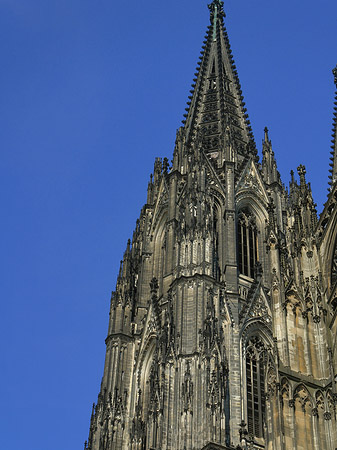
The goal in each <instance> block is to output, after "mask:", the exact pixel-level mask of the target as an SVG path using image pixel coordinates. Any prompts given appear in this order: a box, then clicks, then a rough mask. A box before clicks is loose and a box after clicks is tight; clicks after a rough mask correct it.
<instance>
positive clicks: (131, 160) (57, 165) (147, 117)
mask: <svg viewBox="0 0 337 450" xmlns="http://www.w3.org/2000/svg"><path fill="white" fill-rule="evenodd" d="M206 5H207V1H203V0H199V1H196V0H179V1H178V0H171V1H169V2H160V1H155V0H149V1H147V2H145V1H143V2H139V1H135V0H129V1H113V0H96V1H94V0H30V1H28V0H0V152H1V158H0V169H1V184H2V186H1V191H0V192H1V193H0V195H1V209H2V217H1V221H0V227H1V230H0V231H1V234H0V236H1V238H0V242H1V247H0V251H1V255H2V257H1V292H0V293H1V306H0V307H1V311H0V313H1V315H0V317H1V327H0V330H1V353H2V358H1V370H0V389H1V393H0V398H1V409H0V411H1V412H0V414H1V418H0V419H1V420H0V424H1V425H0V429H1V446H2V448H3V449H4V450H21V449H23V448H25V449H29V450H30V449H31V450H60V449H62V450H75V449H82V448H83V443H84V441H85V439H86V438H87V436H88V427H89V419H90V413H91V405H92V403H93V402H94V401H96V398H97V394H98V391H99V387H100V379H101V375H102V370H103V363H104V355H105V344H104V339H105V337H106V332H107V325H108V310H109V298H110V291H111V290H113V289H114V286H115V281H116V275H117V271H118V266H119V260H120V259H121V257H122V253H123V251H124V248H125V244H126V241H127V239H128V237H131V235H132V230H133V228H134V225H135V222H136V219H137V217H138V215H139V211H140V208H141V206H142V205H143V203H144V202H145V201H146V187H147V181H148V179H149V174H150V173H151V171H152V168H153V161H154V158H155V157H156V156H160V157H164V156H167V157H169V158H170V159H171V156H172V153H173V148H174V140H175V132H176V129H177V128H178V127H179V126H180V121H181V119H182V118H183V117H182V115H183V113H184V108H185V106H186V105H185V103H186V100H187V96H188V91H189V89H190V87H189V86H190V83H191V82H192V78H193V73H194V71H195V70H194V69H195V67H196V63H197V59H198V56H199V52H200V49H201V44H202V40H203V36H204V34H205V30H206V26H207V25H208V21H209V15H208V10H207V6H206ZM225 9H226V12H227V19H226V24H227V29H228V32H229V37H230V41H231V44H232V49H233V53H234V58H235V62H236V65H237V68H238V72H239V78H240V80H241V84H242V88H243V93H244V96H245V101H246V104H247V108H248V113H249V116H250V120H251V122H252V126H253V130H254V134H255V138H256V142H257V144H258V147H259V150H260V149H261V140H262V137H263V128H264V127H265V126H268V128H269V129H270V137H271V139H272V142H273V148H274V150H275V153H276V157H277V161H278V166H279V170H280V172H281V175H282V178H283V181H284V182H285V183H288V182H289V172H290V170H291V169H294V170H296V167H297V166H298V165H299V164H300V163H302V164H305V165H306V167H307V178H308V180H309V181H311V182H312V188H313V192H314V197H315V200H316V202H317V203H318V204H319V209H321V206H322V204H323V202H324V201H325V199H326V192H327V181H328V180H327V177H328V163H329V161H328V158H329V151H330V139H331V137H330V135H331V126H332V112H333V101H334V92H335V88H334V84H333V77H332V74H331V70H332V68H333V67H334V66H335V65H336V63H337V2H336V0H321V1H320V2H317V1H315V2H314V1H312V0H308V1H304V0H301V1H300V0H292V1H274V0H255V1H253V0H241V1H240V0H227V1H226V2H225Z"/></svg>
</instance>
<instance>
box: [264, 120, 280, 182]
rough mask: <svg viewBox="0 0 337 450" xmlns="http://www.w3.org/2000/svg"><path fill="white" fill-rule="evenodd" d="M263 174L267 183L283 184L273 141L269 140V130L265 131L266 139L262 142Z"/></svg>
mask: <svg viewBox="0 0 337 450" xmlns="http://www.w3.org/2000/svg"><path fill="white" fill-rule="evenodd" d="M262 155H263V158H262V172H263V176H264V179H265V181H266V182H267V183H268V184H272V183H277V182H279V183H281V177H280V174H279V172H278V170H277V164H276V160H275V155H274V152H273V149H272V145H271V140H270V139H269V130H268V128H267V127H265V129H264V139H263V140H262Z"/></svg>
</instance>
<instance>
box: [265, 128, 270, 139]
mask: <svg viewBox="0 0 337 450" xmlns="http://www.w3.org/2000/svg"><path fill="white" fill-rule="evenodd" d="M268 132H269V130H268V128H267V127H265V129H264V142H270V141H269V136H268Z"/></svg>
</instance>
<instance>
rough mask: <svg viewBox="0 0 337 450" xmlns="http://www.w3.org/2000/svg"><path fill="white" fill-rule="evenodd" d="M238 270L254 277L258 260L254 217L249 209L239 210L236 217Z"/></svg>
mask: <svg viewBox="0 0 337 450" xmlns="http://www.w3.org/2000/svg"><path fill="white" fill-rule="evenodd" d="M238 250H239V271H240V273H241V274H243V275H247V276H248V277H250V278H254V268H255V265H256V263H257V261H258V241H257V227H256V222H255V218H254V216H253V215H252V214H250V212H249V211H241V212H240V215H239V219H238Z"/></svg>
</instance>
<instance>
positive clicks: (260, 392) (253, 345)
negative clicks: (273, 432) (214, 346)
mask: <svg viewBox="0 0 337 450" xmlns="http://www.w3.org/2000/svg"><path fill="white" fill-rule="evenodd" d="M265 364H266V351H265V348H264V345H263V343H262V341H261V339H259V338H258V337H257V336H254V337H253V338H251V339H250V340H249V341H248V344H247V347H246V381H247V424H248V433H249V434H250V435H251V436H254V437H257V438H263V437H264V414H265V413H264V411H265V387H264V386H265V384H264V383H265Z"/></svg>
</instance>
